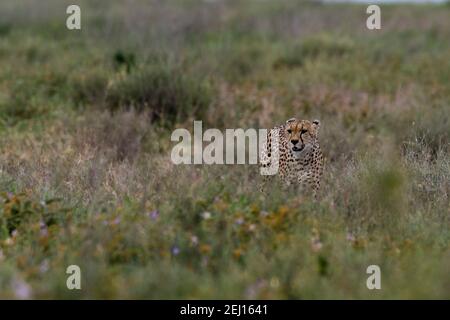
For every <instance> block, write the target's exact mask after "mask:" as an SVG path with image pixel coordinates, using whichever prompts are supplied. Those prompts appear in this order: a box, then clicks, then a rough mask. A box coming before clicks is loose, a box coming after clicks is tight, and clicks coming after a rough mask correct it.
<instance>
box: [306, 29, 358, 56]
mask: <svg viewBox="0 0 450 320" xmlns="http://www.w3.org/2000/svg"><path fill="white" fill-rule="evenodd" d="M353 48H354V44H353V41H352V40H350V39H348V38H344V37H334V36H331V35H326V34H323V35H319V36H313V37H310V38H307V39H305V40H304V41H303V43H302V45H301V46H300V47H299V51H300V54H301V55H302V56H304V57H317V56H320V55H325V56H327V57H340V56H343V55H345V54H347V53H350V52H352V51H353Z"/></svg>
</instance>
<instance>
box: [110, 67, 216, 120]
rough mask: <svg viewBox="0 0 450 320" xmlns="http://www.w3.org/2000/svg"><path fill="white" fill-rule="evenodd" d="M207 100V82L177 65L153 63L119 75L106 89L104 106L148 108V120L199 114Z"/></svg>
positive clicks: (204, 107) (139, 109)
mask: <svg viewBox="0 0 450 320" xmlns="http://www.w3.org/2000/svg"><path fill="white" fill-rule="evenodd" d="M210 102H211V93H210V89H209V87H208V86H206V85H205V84H204V83H203V82H202V81H200V80H198V79H196V78H195V77H193V76H190V75H187V74H185V73H183V71H182V70H181V69H177V68H173V67H168V66H161V65H153V66H150V67H147V68H145V69H141V70H139V71H138V72H136V73H133V74H131V75H128V76H126V77H125V78H121V79H120V80H118V81H117V82H115V83H114V84H113V85H112V86H111V87H110V88H109V89H108V91H107V96H106V107H107V108H108V109H109V110H111V111H114V110H117V109H121V108H126V109H130V108H133V109H135V110H137V111H148V112H149V113H150V117H151V120H153V121H156V120H164V121H168V122H174V121H177V120H180V119H183V118H185V117H190V116H191V117H197V118H198V117H202V115H204V112H205V111H206V110H207V108H208V107H209V104H210Z"/></svg>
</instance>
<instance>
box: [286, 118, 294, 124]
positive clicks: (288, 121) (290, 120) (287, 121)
mask: <svg viewBox="0 0 450 320" xmlns="http://www.w3.org/2000/svg"><path fill="white" fill-rule="evenodd" d="M296 120H297V119H295V118H290V119H289V120H286V123H290V122H293V121H296Z"/></svg>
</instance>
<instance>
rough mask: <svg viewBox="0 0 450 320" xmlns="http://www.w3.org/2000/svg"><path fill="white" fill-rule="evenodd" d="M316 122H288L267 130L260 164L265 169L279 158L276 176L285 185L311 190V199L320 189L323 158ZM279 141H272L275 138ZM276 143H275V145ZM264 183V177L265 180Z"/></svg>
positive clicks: (293, 119)
mask: <svg viewBox="0 0 450 320" xmlns="http://www.w3.org/2000/svg"><path fill="white" fill-rule="evenodd" d="M319 128H320V122H319V120H313V121H308V120H297V119H295V118H292V119H289V120H287V121H286V123H285V124H283V125H280V126H277V127H274V128H272V129H271V130H269V132H268V133H267V141H266V144H265V145H264V146H263V150H262V153H261V158H260V164H261V166H262V167H264V168H267V167H269V166H271V165H272V161H274V159H276V157H277V156H278V159H279V166H278V176H279V177H280V178H281V180H282V181H283V182H284V183H285V184H286V185H287V186H290V185H299V186H302V187H305V186H306V187H307V189H310V190H311V191H312V193H313V194H314V196H316V195H317V192H318V190H319V188H320V180H321V177H322V173H323V155H322V151H321V150H320V145H319V140H318V132H319ZM275 136H276V137H278V139H274V137H275ZM277 140H278V141H277ZM264 177H265V180H267V177H269V176H264ZM266 183H267V181H265V183H264V184H266Z"/></svg>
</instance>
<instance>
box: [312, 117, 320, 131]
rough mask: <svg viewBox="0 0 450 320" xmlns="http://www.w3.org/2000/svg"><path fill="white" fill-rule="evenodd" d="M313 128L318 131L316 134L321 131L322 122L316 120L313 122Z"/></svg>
mask: <svg viewBox="0 0 450 320" xmlns="http://www.w3.org/2000/svg"><path fill="white" fill-rule="evenodd" d="M312 124H313V127H314V128H315V129H316V132H317V131H319V128H320V121H319V120H317V119H315V120H313V121H312Z"/></svg>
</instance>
